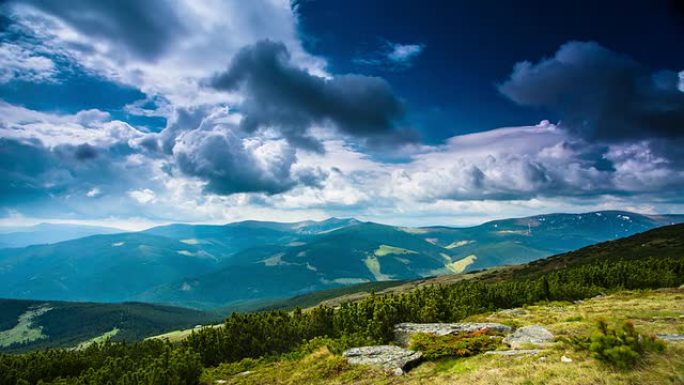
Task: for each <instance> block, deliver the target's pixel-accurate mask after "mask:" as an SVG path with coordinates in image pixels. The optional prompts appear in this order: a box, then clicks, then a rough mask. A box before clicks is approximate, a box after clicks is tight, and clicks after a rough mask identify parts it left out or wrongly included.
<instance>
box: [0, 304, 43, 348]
mask: <svg viewBox="0 0 684 385" xmlns="http://www.w3.org/2000/svg"><path fill="white" fill-rule="evenodd" d="M50 310H52V308H51V307H48V306H44V305H43V306H38V307H36V308H31V309H29V310H27V311H26V312H25V313H24V314H22V315H20V316H19V322H17V324H16V326H14V327H13V328H11V329H9V330H4V331H0V348H6V347H8V346H12V345H15V344H26V343H30V342H33V341H36V340H40V339H45V338H47V336H46V335H45V334H43V327H42V326H36V325H34V319H35V318H36V317H38V316H41V315H43V314H45V313H47V312H48V311H50Z"/></svg>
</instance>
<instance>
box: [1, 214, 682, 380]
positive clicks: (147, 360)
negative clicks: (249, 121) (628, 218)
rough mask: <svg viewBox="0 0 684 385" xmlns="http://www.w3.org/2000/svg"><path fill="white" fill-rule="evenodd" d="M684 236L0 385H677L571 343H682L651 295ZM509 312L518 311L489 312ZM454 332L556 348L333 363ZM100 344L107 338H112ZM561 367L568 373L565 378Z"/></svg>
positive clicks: (11, 375) (672, 303)
mask: <svg viewBox="0 0 684 385" xmlns="http://www.w3.org/2000/svg"><path fill="white" fill-rule="evenodd" d="M683 234H684V225H676V226H669V227H664V228H660V229H655V230H652V231H649V232H646V233H644V234H639V235H636V236H633V237H628V238H625V239H621V240H617V241H613V242H607V243H604V244H601V245H597V246H595V247H587V248H585V249H582V250H578V251H577V252H574V253H566V254H563V255H559V256H556V257H552V258H549V259H547V260H545V261H544V262H538V263H533V264H528V265H524V266H513V267H508V268H498V269H494V270H493V271H485V272H483V273H478V274H469V275H466V276H465V277H466V278H462V279H461V280H457V281H454V282H452V283H445V284H440V285H423V286H420V285H419V286H415V287H416V288H415V289H414V290H408V291H402V292H399V293H396V292H388V293H385V294H382V293H379V294H376V295H371V296H368V297H366V298H363V299H359V300H356V301H352V302H347V303H344V304H342V305H341V306H339V307H338V308H334V309H333V308H330V307H325V306H322V307H315V308H312V309H309V310H307V311H300V310H295V311H293V312H284V311H266V312H258V313H244V314H239V313H234V314H232V315H231V316H229V317H228V318H227V319H226V320H225V322H224V323H223V324H222V326H221V327H205V328H199V329H197V330H195V331H194V332H193V333H190V334H189V335H187V338H186V339H185V340H182V341H179V342H177V343H175V344H172V343H170V342H164V341H163V340H159V339H152V340H147V341H144V342H139V343H136V344H129V345H119V344H110V343H104V344H94V345H92V346H90V347H87V348H84V350H75V351H63V350H57V351H47V352H34V353H29V354H24V355H18V356H12V355H0V369H2V370H0V383H2V384H5V383H7V384H15V383H20V382H21V381H28V382H29V383H37V382H38V381H39V380H43V381H44V383H46V384H57V383H59V384H82V383H109V382H111V383H125V382H121V379H122V378H123V377H122V376H124V375H129V374H130V375H134V376H135V377H134V378H135V379H136V380H135V381H134V382H133V383H140V382H142V383H149V384H167V383H177V384H198V383H202V384H214V383H236V384H241V383H255V384H262V383H290V384H307V383H336V384H352V383H367V384H376V383H407V384H417V383H424V382H425V381H427V380H430V381H431V382H434V383H445V384H446V383H458V382H455V381H460V382H461V383H488V381H489V382H491V381H494V380H495V379H497V378H500V377H501V375H502V374H505V375H506V376H507V377H506V379H507V380H510V382H512V383H520V384H523V383H530V381H531V380H532V379H534V381H535V382H533V383H553V384H561V383H571V384H582V383H586V381H584V380H590V381H591V382H592V383H593V382H597V381H598V382H597V383H606V384H621V383H635V384H636V383H654V384H660V383H662V384H666V383H677V381H678V380H679V379H681V376H679V377H677V375H676V373H681V370H682V369H684V360H682V356H684V351H682V350H681V349H680V348H677V346H676V345H672V347H667V349H668V350H667V352H666V353H662V352H661V353H658V352H654V353H651V354H641V353H637V357H636V358H635V359H638V360H640V361H639V362H640V363H641V364H640V366H637V367H636V369H622V370H621V371H617V370H615V369H614V368H613V367H609V366H606V365H608V364H604V363H600V362H599V361H597V360H596V359H595V358H592V357H593V356H592V355H591V353H590V352H588V351H587V350H586V349H588V348H586V346H588V345H587V344H585V343H584V342H582V341H587V339H588V338H593V337H590V336H591V335H595V334H596V332H595V331H594V329H592V328H593V326H592V325H593V324H594V322H596V320H597V319H598V317H601V318H608V319H609V321H610V322H611V324H610V325H609V327H610V328H613V327H616V326H614V325H615V323H616V322H622V321H625V320H630V321H634V322H638V324H637V327H638V330H639V332H644V333H652V332H666V333H677V332H680V331H681V321H680V319H681V317H680V316H681V315H682V314H681V306H679V305H680V302H681V298H682V292H681V289H671V290H669V291H664V292H663V291H655V292H654V291H652V290H653V289H658V288H663V287H670V288H677V287H679V286H680V285H682V284H683V283H684V256H683V255H682V242H683V238H684V237H682V235H683ZM393 250H395V252H399V251H398V250H396V249H393ZM402 253H403V254H405V252H402ZM380 254H383V252H381V253H380ZM468 277H469V278H468ZM435 279H438V278H435ZM421 281H423V282H424V281H425V280H421ZM428 281H429V280H428ZM399 287H400V286H399ZM392 289H394V288H392ZM390 290H391V289H390ZM625 290H632V292H630V293H625V292H624V291H625ZM661 293H664V295H661ZM598 295H600V296H598ZM597 296H598V297H597ZM590 298H592V299H591V300H588V299H590ZM625 298H626V301H625V300H624V299H625ZM613 304H615V306H613ZM10 308H12V309H13V310H12V312H13V315H14V316H17V315H18V314H19V313H21V312H22V309H21V308H20V307H19V306H16V305H14V306H10ZM508 308H522V310H519V309H518V310H516V312H502V311H500V310H502V309H508ZM24 310H25V309H24ZM30 310H31V311H34V312H35V311H36V310H37V308H35V306H34V308H33V309H30ZM44 311H45V310H44ZM52 311H53V310H48V311H45V313H44V314H50V312H52ZM23 314H25V311H24V313H22V314H21V315H23ZM21 315H19V318H21ZM35 317H36V318H38V317H42V316H40V315H37V316H35ZM515 317H517V318H515ZM462 320H477V321H492V320H495V321H500V322H505V323H508V324H509V325H512V326H516V327H519V326H521V325H528V324H530V323H541V324H543V325H546V326H547V327H549V328H550V329H552V330H553V331H554V332H555V333H557V334H561V333H564V334H562V335H561V337H562V338H557V339H556V341H554V342H553V345H552V346H549V347H544V348H543V352H542V353H541V354H543V356H544V357H546V359H548V360H549V362H548V364H547V363H545V362H542V361H540V360H538V359H537V357H525V356H523V357H490V356H486V355H482V354H477V353H476V354H475V355H473V356H472V357H468V358H459V357H446V358H445V359H439V358H435V359H431V358H427V359H426V361H425V362H424V363H422V364H421V366H419V367H418V368H416V369H414V371H412V372H410V373H409V374H408V375H406V376H405V377H401V378H396V377H388V374H387V373H385V372H383V371H381V370H376V369H373V368H366V367H355V366H349V365H348V364H347V363H346V361H345V360H344V359H343V358H342V357H340V356H339V352H340V351H342V350H343V349H345V348H347V347H351V346H359V345H368V344H386V343H388V342H390V341H391V340H392V339H393V333H392V330H393V326H394V325H395V324H397V323H400V322H427V323H430V322H456V321H462ZM3 322H4V323H5V324H6V321H3ZM678 322H679V324H678ZM618 325H619V324H618ZM611 330H612V329H611ZM45 331H47V330H45ZM41 332H43V331H41ZM104 333H110V335H111V334H113V333H114V328H112V329H109V330H108V331H105V332H103V333H102V334H104ZM604 333H610V332H609V331H605V332H604ZM117 334H118V332H117V333H116V334H114V335H117ZM605 335H606V336H607V335H608V334H605ZM33 337H35V334H34V335H33ZM642 340H643V338H641V339H639V338H632V339H631V341H642ZM592 346H594V345H592ZM599 348H600V346H599ZM592 349H594V348H592ZM563 356H566V358H565V359H563V358H562V357H563ZM567 356H569V357H571V360H572V362H576V363H577V364H573V365H569V364H568V362H570V361H568V360H567ZM66 362H68V363H69V365H65V364H64V363H66ZM556 363H560V364H562V365H560V364H556ZM575 365H577V366H575ZM478 381H479V382H478ZM483 381H484V382H483Z"/></svg>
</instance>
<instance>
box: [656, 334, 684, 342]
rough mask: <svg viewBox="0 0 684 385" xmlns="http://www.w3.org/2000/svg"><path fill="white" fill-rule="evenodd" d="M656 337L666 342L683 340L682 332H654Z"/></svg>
mask: <svg viewBox="0 0 684 385" xmlns="http://www.w3.org/2000/svg"><path fill="white" fill-rule="evenodd" d="M656 337H658V338H660V339H661V340H663V341H668V342H684V334H662V333H660V334H656Z"/></svg>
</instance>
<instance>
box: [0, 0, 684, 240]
mask: <svg viewBox="0 0 684 385" xmlns="http://www.w3.org/2000/svg"><path fill="white" fill-rule="evenodd" d="M502 3H509V4H502ZM681 4H682V3H681V2H679V1H676V0H672V1H667V0H654V1H648V2H644V1H636V0H635V1H624V0H623V1H614V0H606V1H601V2H597V1H585V0H575V1H556V2H548V1H531V0H522V1H517V2H499V1H490V0H480V1H465V0H461V1H422V2H416V1H405V0H395V1H367V0H365V1H361V0H345V1H342V0H326V1H323V0H318V1H317V0H300V1H293V2H290V1H283V0H255V1H249V2H245V1H238V0H232V1H230V0H228V1H223V0H203V1H192V0H173V1H171V0H169V1H166V0H149V1H145V2H140V1H135V0H122V1H118V2H112V1H106V0H74V1H70V2H63V1H58V0H9V1H5V2H2V3H0V225H13V226H16V225H23V224H26V225H28V224H33V223H38V222H68V223H83V224H97V225H110V226H116V227H120V228H126V229H141V228H145V227H148V226H152V225H156V224H162V223H171V222H186V223H226V222H232V221H238V220H244V219H259V220H277V221H296V220H305V219H324V218H327V217H330V216H338V217H357V218H359V219H364V220H373V221H379V222H383V223H389V224H397V225H410V226H421V225H437V224H439V225H454V226H462V225H471V224H477V223H481V222H483V221H486V220H490V219H494V218H506V217H514V216H526V215H535V214H542V213H550V212H588V211H594V210H605V209H620V210H631V211H637V212H641V213H650V214H657V213H663V214H664V213H684V150H682V148H684V6H682V5H681Z"/></svg>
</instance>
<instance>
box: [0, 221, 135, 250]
mask: <svg viewBox="0 0 684 385" xmlns="http://www.w3.org/2000/svg"><path fill="white" fill-rule="evenodd" d="M121 232H123V230H119V229H115V228H112V227H100V226H81V225H71V224H60V223H41V224H38V225H35V226H26V227H0V248H7V247H25V246H29V245H44V244H48V243H57V242H63V241H68V240H71V239H78V238H83V237H87V236H90V235H97V234H114V233H121Z"/></svg>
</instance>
